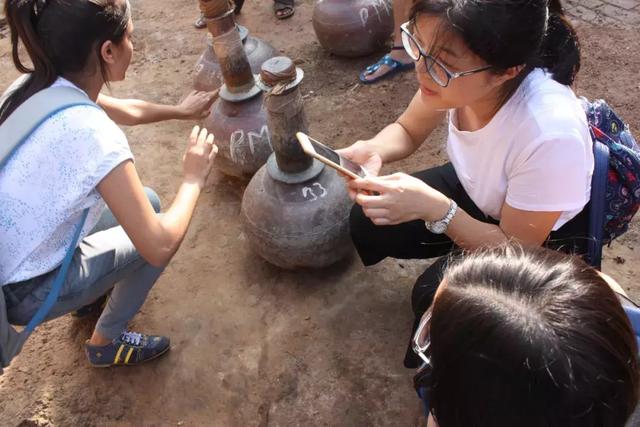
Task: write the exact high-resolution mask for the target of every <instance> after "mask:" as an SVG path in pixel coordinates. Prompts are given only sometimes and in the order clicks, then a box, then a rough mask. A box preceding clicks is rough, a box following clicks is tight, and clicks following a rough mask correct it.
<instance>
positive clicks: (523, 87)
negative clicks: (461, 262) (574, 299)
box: [341, 0, 593, 366]
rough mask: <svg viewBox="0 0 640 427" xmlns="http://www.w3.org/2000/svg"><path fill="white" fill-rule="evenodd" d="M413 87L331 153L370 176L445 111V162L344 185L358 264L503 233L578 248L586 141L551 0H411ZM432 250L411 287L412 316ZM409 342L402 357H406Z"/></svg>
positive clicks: (423, 293) (571, 45)
mask: <svg viewBox="0 0 640 427" xmlns="http://www.w3.org/2000/svg"><path fill="white" fill-rule="evenodd" d="M402 31H403V43H404V45H405V48H406V50H407V52H408V53H409V54H410V55H411V56H412V58H414V60H415V61H416V66H417V79H418V83H419V85H420V89H419V91H418V92H417V93H416V95H415V97H414V98H413V100H412V101H411V103H410V104H409V106H408V107H407V109H406V111H405V112H404V113H403V114H402V115H401V116H400V118H399V119H398V120H397V121H396V122H395V123H393V124H391V125H389V126H387V127H386V128H384V129H383V130H382V131H381V132H380V133H378V135H376V136H375V137H374V138H372V139H370V140H367V141H358V142H356V143H355V144H354V145H352V146H350V147H348V148H346V149H343V150H341V153H342V154H343V155H344V156H346V157H348V158H350V159H352V160H354V161H356V162H358V163H360V164H362V165H364V167H365V168H366V169H367V170H368V171H369V172H371V173H372V175H377V174H378V172H379V171H380V168H381V165H382V164H383V163H388V162H393V161H396V160H400V159H402V158H405V157H407V156H409V155H410V154H412V153H413V152H415V151H416V150H417V149H418V147H420V145H421V144H422V143H423V142H424V141H425V140H426V139H427V137H429V135H430V134H431V132H432V131H433V130H434V129H435V128H436V127H437V126H438V125H439V124H440V123H442V122H443V120H447V121H448V138H447V153H448V155H449V159H450V162H451V163H447V164H445V165H444V166H440V167H436V168H432V169H429V170H426V171H422V172H419V173H417V174H414V175H413V176H410V175H406V174H403V173H396V174H393V175H388V176H380V177H376V176H371V177H368V178H366V179H359V180H355V181H351V182H350V183H349V185H350V188H351V190H352V196H353V197H354V199H355V201H356V203H357V205H356V206H355V207H354V209H353V211H352V216H351V232H352V237H353V241H354V243H355V245H356V248H357V249H358V252H359V254H360V256H361V258H362V260H363V262H364V263H365V265H372V264H375V263H377V262H379V261H381V260H382V259H384V258H385V257H388V256H391V257H395V258H431V257H437V256H443V255H446V254H448V253H449V252H451V251H452V250H454V248H463V249H473V248H476V247H478V246H482V245H491V244H497V243H501V242H504V241H507V240H510V239H513V240H516V241H519V242H521V243H523V244H525V245H536V246H537V245H542V244H545V245H547V246H550V247H553V248H562V249H564V250H567V251H573V252H578V253H580V252H583V251H584V249H585V246H586V239H584V237H585V235H586V230H587V218H586V212H585V210H584V208H585V205H586V204H587V203H588V201H589V195H590V182H591V175H592V172H593V153H592V143H591V139H590V135H589V130H588V126H587V121H586V116H585V113H584V112H583V110H582V108H581V105H580V101H579V100H578V99H577V98H576V96H575V94H574V93H573V91H572V90H571V88H570V85H571V84H573V82H574V78H575V75H576V73H577V71H578V69H579V67H580V51H579V45H578V40H577V37H576V34H575V32H574V30H573V28H572V27H571V25H570V24H569V23H568V22H567V20H566V19H565V17H564V14H563V10H562V6H561V4H560V1H559V0H521V1H513V0H479V1H473V2H471V1H459V0H417V1H415V2H414V6H413V10H412V13H411V19H410V21H409V22H407V23H406V24H404V25H403V26H402ZM444 262H445V261H444V260H441V261H440V262H436V263H435V264H434V265H433V266H432V267H430V268H429V269H428V270H427V271H426V272H425V273H424V274H423V275H422V276H421V277H420V278H419V279H418V281H417V283H416V286H415V287H414V294H413V299H412V302H413V308H414V311H415V314H416V318H417V319H419V318H420V316H421V315H422V313H423V312H424V311H425V310H426V308H427V307H428V306H429V305H430V304H431V300H432V298H433V293H434V292H435V288H436V287H437V284H438V283H439V281H440V280H439V277H438V276H439V274H440V271H441V269H442V265H443V264H444ZM416 362H417V361H416V359H415V357H414V356H413V354H412V353H411V352H409V353H408V358H407V360H405V363H406V364H407V365H410V366H415V363H416Z"/></svg>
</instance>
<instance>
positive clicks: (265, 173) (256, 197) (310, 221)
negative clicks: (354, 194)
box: [242, 57, 352, 269]
mask: <svg viewBox="0 0 640 427" xmlns="http://www.w3.org/2000/svg"><path fill="white" fill-rule="evenodd" d="M285 75H288V76H289V77H283V80H281V81H279V82H278V81H277V80H278V79H279V78H280V77H281V76H285ZM274 76H275V77H276V78H275V80H276V82H274V83H272V84H271V86H269V85H268V84H265V82H266V81H268V80H269V79H271V81H273V78H274ZM267 77H268V78H269V79H267ZM302 77H303V73H302V70H300V69H297V70H296V69H295V66H294V65H293V62H292V61H291V60H290V59H289V58H285V57H276V58H272V59H270V60H268V61H266V62H265V63H264V64H263V66H262V74H261V80H260V81H259V84H258V85H259V86H260V87H262V88H263V89H265V90H267V91H270V90H271V89H273V88H279V86H278V84H279V83H282V81H284V83H282V84H283V85H286V86H284V87H285V90H284V91H281V92H279V94H278V95H274V93H275V92H276V91H275V90H274V91H273V92H272V94H271V95H269V96H266V99H265V108H266V110H267V114H268V119H267V122H268V123H269V128H270V129H271V130H272V134H271V137H272V142H273V149H274V153H273V154H272V155H271V156H270V157H269V160H268V162H267V164H266V165H265V166H263V167H262V168H260V170H259V171H258V172H257V173H256V174H255V176H254V177H253V178H252V179H251V181H250V182H249V185H248V186H247V188H246V190H245V193H244V196H243V198H242V223H243V227H244V230H245V234H246V235H247V237H248V241H249V242H250V244H251V246H252V248H253V249H254V251H255V252H257V253H258V254H259V255H260V256H261V257H262V258H264V259H265V260H267V261H268V262H270V263H272V264H274V265H277V266H279V267H282V268H287V269H293V268H300V267H313V268H315V267H325V266H328V265H330V264H333V263H335V262H336V261H338V260H340V259H342V258H344V257H345V256H347V255H348V254H349V253H350V252H351V248H352V246H351V238H350V236H349V212H350V210H351V206H352V202H351V200H350V199H349V195H348V192H347V187H346V185H345V182H344V180H343V179H342V178H341V177H339V176H338V174H337V173H336V171H335V170H334V169H332V168H329V167H327V166H325V165H324V164H322V163H320V162H318V161H316V160H313V159H311V158H310V157H308V156H307V155H306V154H305V153H304V152H303V151H302V149H301V147H300V145H299V144H298V142H297V139H296V136H295V134H296V132H297V131H302V132H306V131H307V128H308V125H307V120H306V115H305V112H304V106H303V100H302V95H301V94H300V90H299V88H298V85H299V84H300V81H301V80H302ZM291 79H293V80H291ZM280 88H281V87H280Z"/></svg>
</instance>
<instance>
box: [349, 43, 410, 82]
mask: <svg viewBox="0 0 640 427" xmlns="http://www.w3.org/2000/svg"><path fill="white" fill-rule="evenodd" d="M391 50H404V47H402V46H394V47H392V48H391ZM383 65H386V66H387V67H389V70H388V71H387V72H386V73H384V74H381V75H379V76H378V77H376V78H374V79H367V78H366V77H367V76H370V75H371V74H373V73H375V72H376V71H378V70H379V69H380V67H382V66H383ZM414 67H415V62H413V61H411V62H409V63H408V64H405V63H402V62H400V61H397V60H395V59H393V58H392V57H391V55H390V54H388V53H387V54H386V55H385V56H383V57H382V58H380V60H379V61H378V62H376V63H375V64H373V65H370V66H368V67H367V68H365V70H364V71H363V72H362V73H360V81H361V82H362V83H364V84H372V83H375V82H377V81H379V80H382V79H386V78H387V77H391V76H393V75H394V74H397V73H400V72H402V71H406V70H410V69H413V68H414Z"/></svg>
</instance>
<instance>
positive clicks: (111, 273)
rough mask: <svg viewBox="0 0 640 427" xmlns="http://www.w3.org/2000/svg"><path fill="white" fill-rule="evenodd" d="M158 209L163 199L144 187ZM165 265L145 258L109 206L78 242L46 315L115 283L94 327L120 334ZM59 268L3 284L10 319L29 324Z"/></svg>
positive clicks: (95, 296)
mask: <svg viewBox="0 0 640 427" xmlns="http://www.w3.org/2000/svg"><path fill="white" fill-rule="evenodd" d="M145 191H146V192H147V196H148V197H149V200H150V201H151V204H152V205H153V208H154V210H155V211H156V212H159V211H160V200H159V199H158V196H157V194H156V193H155V192H153V190H150V189H145ZM162 271H163V268H157V267H154V266H152V265H150V264H149V263H147V262H146V261H145V260H144V259H143V258H142V257H141V256H140V254H139V253H138V251H137V250H136V248H135V247H134V246H133V243H131V240H129V237H128V236H127V234H126V233H125V232H124V230H123V229H122V227H119V226H118V223H117V221H116V219H115V218H114V216H113V214H112V213H111V211H109V210H107V211H105V213H104V214H103V215H102V217H101V218H100V220H99V221H98V224H97V225H96V227H95V228H94V229H93V230H92V231H91V233H90V234H89V235H88V236H87V237H86V238H85V239H84V240H82V242H80V245H79V246H78V248H77V249H76V251H75V254H74V255H73V261H72V262H71V265H70V266H69V271H68V273H67V277H66V280H65V282H64V284H63V285H62V290H61V291H60V296H59V297H58V301H57V302H56V304H55V305H54V306H53V308H52V309H51V311H50V312H49V314H48V315H47V318H46V320H51V319H55V318H56V317H60V316H62V315H64V314H67V313H70V312H72V311H74V310H77V309H79V308H81V307H83V306H85V305H87V304H90V303H92V302H93V301H95V300H96V299H98V298H100V297H101V296H103V295H104V294H106V293H107V292H108V291H109V290H111V289H113V291H112V292H111V296H110V297H109V300H108V301H107V305H106V307H105V309H104V311H103V312H102V314H101V315H100V319H99V320H98V323H97V325H96V330H97V331H98V332H99V333H100V334H102V335H103V336H104V337H106V338H108V339H114V338H116V337H118V336H119V335H120V334H121V333H122V332H123V331H124V330H126V328H127V323H128V322H129V320H131V318H133V316H135V314H136V313H137V312H138V310H139V309H140V307H141V306H142V304H143V303H144V301H145V299H146V298H147V294H148V293H149V290H150V289H151V287H152V286H153V285H154V283H155V282H156V281H157V280H158V277H159V276H160V274H162ZM57 274H58V269H55V270H53V271H51V272H49V273H46V274H43V275H41V276H38V277H35V278H33V279H30V280H26V281H24V282H19V283H13V284H11V285H6V286H4V287H3V288H2V290H3V291H4V293H5V298H6V301H7V314H8V316H9V322H11V323H12V324H14V325H26V324H27V323H29V320H31V318H32V317H33V315H34V314H35V313H36V311H37V310H38V307H40V305H41V304H42V302H43V301H44V300H45V298H46V297H47V295H49V292H50V290H51V285H52V284H53V281H54V280H55V277H56V275H57Z"/></svg>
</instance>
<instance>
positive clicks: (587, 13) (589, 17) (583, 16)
mask: <svg viewBox="0 0 640 427" xmlns="http://www.w3.org/2000/svg"><path fill="white" fill-rule="evenodd" d="M572 14H573V15H574V16H575V17H576V18H578V19H579V20H581V21H584V22H589V23H595V22H597V18H598V14H597V13H596V12H594V11H593V10H591V9H587V8H586V7H584V6H576V7H575V9H574V10H573V13H572Z"/></svg>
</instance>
